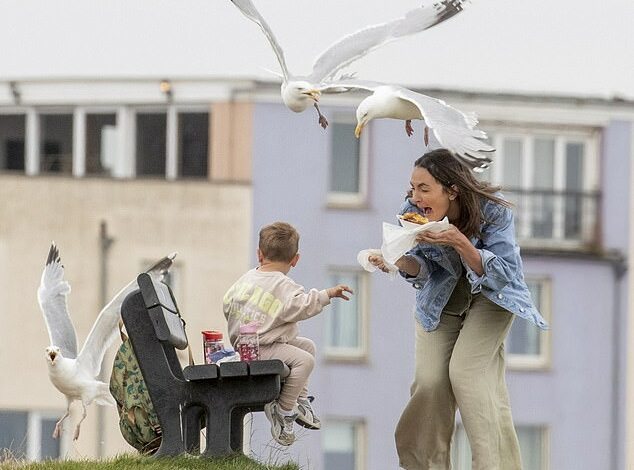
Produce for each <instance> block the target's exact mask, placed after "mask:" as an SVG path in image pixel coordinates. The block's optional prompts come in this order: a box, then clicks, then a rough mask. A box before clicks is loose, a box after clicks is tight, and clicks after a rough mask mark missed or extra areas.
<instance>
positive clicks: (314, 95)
mask: <svg viewBox="0 0 634 470" xmlns="http://www.w3.org/2000/svg"><path fill="white" fill-rule="evenodd" d="M303 94H304V95H308V96H310V97H311V98H312V99H313V100H314V101H315V102H316V103H318V102H319V97H320V96H321V91H319V90H314V89H313V90H307V91H304V92H303Z"/></svg>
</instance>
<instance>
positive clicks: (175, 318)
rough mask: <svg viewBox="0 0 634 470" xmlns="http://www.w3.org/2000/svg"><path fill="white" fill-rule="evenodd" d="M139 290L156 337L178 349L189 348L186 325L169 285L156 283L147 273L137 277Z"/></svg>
mask: <svg viewBox="0 0 634 470" xmlns="http://www.w3.org/2000/svg"><path fill="white" fill-rule="evenodd" d="M137 282H138V284H139V289H140V290H141V295H142V296H143V302H144V303H145V307H146V309H147V311H148V315H149V316H150V319H151V320H152V325H154V331H155V333H156V337H157V338H158V339H159V340H160V341H165V342H168V343H169V344H171V345H172V346H174V347H175V348H177V349H185V348H186V347H187V335H186V334H185V323H184V321H183V320H182V319H181V316H180V312H179V311H178V306H177V305H176V299H175V298H174V296H173V295H172V291H171V289H170V288H169V286H168V285H167V284H164V283H163V282H160V281H156V280H154V279H152V277H151V276H150V275H149V274H147V273H142V274H139V276H138V277H137Z"/></svg>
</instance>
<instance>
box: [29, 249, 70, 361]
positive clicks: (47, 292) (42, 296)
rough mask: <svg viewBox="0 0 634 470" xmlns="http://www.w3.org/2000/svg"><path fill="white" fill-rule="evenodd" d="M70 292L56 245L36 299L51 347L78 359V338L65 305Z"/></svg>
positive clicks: (49, 258) (45, 269) (48, 261)
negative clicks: (55, 347)
mask: <svg viewBox="0 0 634 470" xmlns="http://www.w3.org/2000/svg"><path fill="white" fill-rule="evenodd" d="M69 292H70V284H68V282H66V281H65V280H64V266H62V263H61V258H60V256H59V250H58V249H57V247H56V246H55V244H54V243H53V244H52V245H51V248H50V249H49V252H48V257H47V259H46V265H45V266H44V270H43V271H42V278H41V280H40V286H39V288H38V290H37V299H38V303H39V304H40V309H41V311H42V315H43V316H44V321H45V322H46V328H47V329H48V335H49V339H50V341H51V345H52V346H57V347H59V348H60V349H61V351H62V355H63V356H64V357H67V358H71V359H72V358H75V357H77V335H76V333H75V328H74V327H73V323H72V321H71V319H70V315H69V313H68V306H67V303H66V296H67V295H68V293H69Z"/></svg>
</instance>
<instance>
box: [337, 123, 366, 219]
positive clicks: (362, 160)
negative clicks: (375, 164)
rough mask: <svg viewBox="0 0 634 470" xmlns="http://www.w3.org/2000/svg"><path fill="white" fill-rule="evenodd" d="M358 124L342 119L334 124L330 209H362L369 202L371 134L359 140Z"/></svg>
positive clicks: (364, 134)
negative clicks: (368, 171) (368, 168)
mask: <svg viewBox="0 0 634 470" xmlns="http://www.w3.org/2000/svg"><path fill="white" fill-rule="evenodd" d="M355 125H356V122H355V121H353V120H351V119H349V118H347V117H346V118H343V117H338V116H335V117H334V118H333V119H332V122H331V123H330V129H331V131H330V135H331V138H330V173H329V183H328V205H329V206H330V207H360V206H362V205H363V204H365V202H366V193H367V160H368V152H367V147H368V144H367V139H368V133H367V132H366V133H363V134H361V138H360V139H357V138H356V137H355V135H354V128H355Z"/></svg>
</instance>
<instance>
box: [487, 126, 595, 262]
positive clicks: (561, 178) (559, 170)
mask: <svg viewBox="0 0 634 470" xmlns="http://www.w3.org/2000/svg"><path fill="white" fill-rule="evenodd" d="M481 126H482V127H483V128H485V129H486V131H487V133H489V134H491V136H492V138H491V139H490V140H491V144H492V145H493V146H494V147H495V148H496V149H498V150H497V151H496V153H495V154H494V156H493V160H494V162H495V164H493V165H491V167H490V170H489V171H490V173H489V177H488V180H489V181H490V182H491V183H492V184H493V185H495V186H501V187H502V193H504V192H505V190H507V191H510V190H523V191H526V192H528V193H530V192H531V191H537V190H536V189H535V187H534V184H533V181H532V180H533V176H534V172H533V169H534V160H535V155H534V147H535V140H537V139H540V138H549V139H553V140H554V146H555V148H554V157H553V158H554V162H553V165H554V170H553V190H554V191H556V192H564V191H565V190H566V188H565V178H566V170H565V164H566V144H567V143H582V144H583V148H584V154H583V183H582V189H581V191H582V192H583V193H584V194H585V193H587V194H588V195H594V194H596V195H598V194H599V190H600V183H601V182H600V175H599V170H600V155H601V153H600V144H601V129H600V128H598V127H593V126H564V125H552V126H546V125H544V126H539V125H525V126H522V125H500V124H495V123H490V124H488V123H484V124H481ZM504 139H517V140H519V141H520V142H521V143H522V157H521V162H520V164H521V175H520V177H521V183H520V185H521V187H520V188H505V187H504V179H503V172H504V155H503V148H504ZM496 154H497V155H496ZM509 194H512V193H509ZM563 202H564V201H563V199H561V198H558V199H555V200H554V207H553V213H554V219H553V225H554V227H553V236H552V237H550V238H541V237H540V238H538V237H535V236H533V235H532V233H531V232H532V230H531V222H532V219H531V218H530V216H527V217H524V218H522V219H521V220H520V221H519V224H518V226H517V238H518V241H519V242H520V245H521V246H525V247H539V248H544V247H546V248H554V249H567V250H575V249H580V248H583V247H584V246H585V245H586V244H587V243H588V242H591V243H592V242H594V241H595V240H594V236H593V230H594V227H595V226H596V224H598V223H599V217H600V213H599V207H598V206H597V207H596V208H595V210H594V213H595V214H594V215H595V218H594V219H590V220H589V221H588V220H584V222H585V223H584V225H583V226H582V229H581V230H582V231H581V238H580V239H572V238H565V233H564V227H565V222H564V215H563Z"/></svg>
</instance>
